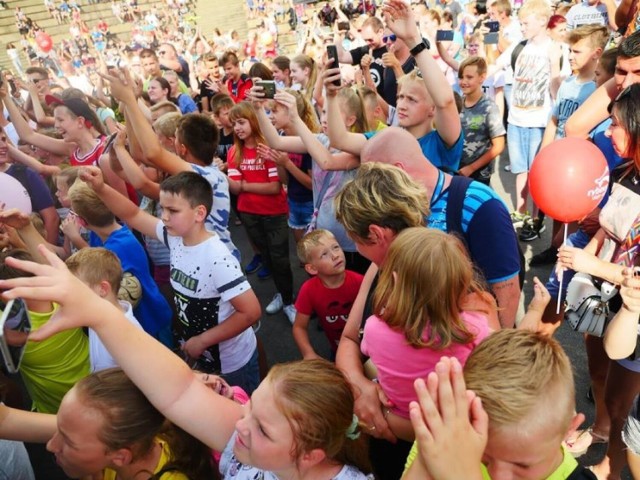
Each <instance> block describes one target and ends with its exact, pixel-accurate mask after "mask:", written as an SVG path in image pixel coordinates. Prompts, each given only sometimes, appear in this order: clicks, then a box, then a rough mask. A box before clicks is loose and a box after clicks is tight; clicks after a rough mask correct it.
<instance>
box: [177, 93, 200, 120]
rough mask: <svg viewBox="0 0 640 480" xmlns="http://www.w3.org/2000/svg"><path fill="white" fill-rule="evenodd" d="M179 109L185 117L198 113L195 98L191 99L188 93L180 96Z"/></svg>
mask: <svg viewBox="0 0 640 480" xmlns="http://www.w3.org/2000/svg"><path fill="white" fill-rule="evenodd" d="M178 107H179V108H180V113H182V114H183V115H186V114H187V113H191V112H197V111H198V106H197V105H196V102H194V101H193V98H191V97H190V96H189V95H187V94H186V93H181V94H180V95H178Z"/></svg>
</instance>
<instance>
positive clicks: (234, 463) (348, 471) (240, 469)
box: [220, 432, 373, 480]
mask: <svg viewBox="0 0 640 480" xmlns="http://www.w3.org/2000/svg"><path fill="white" fill-rule="evenodd" d="M237 435H238V432H234V434H233V435H232V436H231V439H230V440H229V443H227V446H226V447H225V449H224V451H223V452H222V456H221V457H220V474H221V475H222V478H223V480H255V479H260V480H280V479H278V477H276V475H275V474H274V473H272V472H267V471H265V470H261V469H259V468H256V467H252V466H250V465H243V464H241V463H240V462H239V461H238V460H237V459H236V457H235V455H234V454H233V445H234V444H235V443H236V436H237ZM327 480H373V476H372V475H365V474H364V473H362V472H361V471H360V470H358V469H357V468H356V467H353V466H351V465H345V466H344V467H342V470H340V471H339V472H338V474H337V475H335V476H334V477H332V478H329V479H327Z"/></svg>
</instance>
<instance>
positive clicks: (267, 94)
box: [256, 80, 276, 98]
mask: <svg viewBox="0 0 640 480" xmlns="http://www.w3.org/2000/svg"><path fill="white" fill-rule="evenodd" d="M256 85H257V86H258V87H262V89H263V90H262V91H263V92H264V98H273V97H274V96H275V94H276V82H274V81H273V80H260V81H259V82H256Z"/></svg>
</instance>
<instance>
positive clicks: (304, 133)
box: [275, 92, 360, 170]
mask: <svg viewBox="0 0 640 480" xmlns="http://www.w3.org/2000/svg"><path fill="white" fill-rule="evenodd" d="M275 100H276V101H277V102H278V103H281V104H282V105H284V106H286V107H287V110H288V111H289V117H290V118H291V122H292V124H293V127H294V128H295V132H296V134H297V135H298V137H299V138H300V140H301V141H302V142H303V144H304V146H305V148H306V150H307V152H309V155H311V158H313V160H314V161H315V162H316V163H317V164H318V165H319V166H320V168H322V169H323V170H351V169H353V168H357V167H358V166H360V158H359V157H356V156H354V155H352V154H350V153H346V152H341V153H338V154H332V153H331V152H330V151H329V150H328V149H327V148H325V146H324V145H323V144H322V143H320V140H318V137H316V135H315V134H314V133H313V132H311V130H309V128H308V127H307V125H306V124H305V123H304V122H303V121H302V119H301V118H300V116H299V115H298V109H297V107H296V100H295V98H294V96H293V95H291V94H289V93H286V92H279V93H277V94H276V98H275ZM298 137H295V138H298Z"/></svg>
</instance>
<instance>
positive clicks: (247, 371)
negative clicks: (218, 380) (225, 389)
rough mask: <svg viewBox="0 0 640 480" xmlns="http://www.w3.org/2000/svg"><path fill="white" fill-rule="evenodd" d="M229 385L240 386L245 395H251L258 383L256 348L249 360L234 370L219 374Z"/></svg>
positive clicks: (258, 372)
mask: <svg viewBox="0 0 640 480" xmlns="http://www.w3.org/2000/svg"><path fill="white" fill-rule="evenodd" d="M220 376H221V377H222V378H224V379H225V380H226V381H227V383H228V384H229V385H231V386H232V387H233V386H237V387H240V388H242V389H243V390H244V391H245V392H247V395H249V396H251V394H252V393H253V391H254V390H255V389H256V388H258V385H259V384H260V366H259V364H258V349H257V348H256V349H255V350H254V352H253V355H251V358H250V359H249V361H248V362H247V363H246V364H245V365H244V367H240V368H239V369H238V370H236V371H235V372H229V373H223V374H222V375H220Z"/></svg>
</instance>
